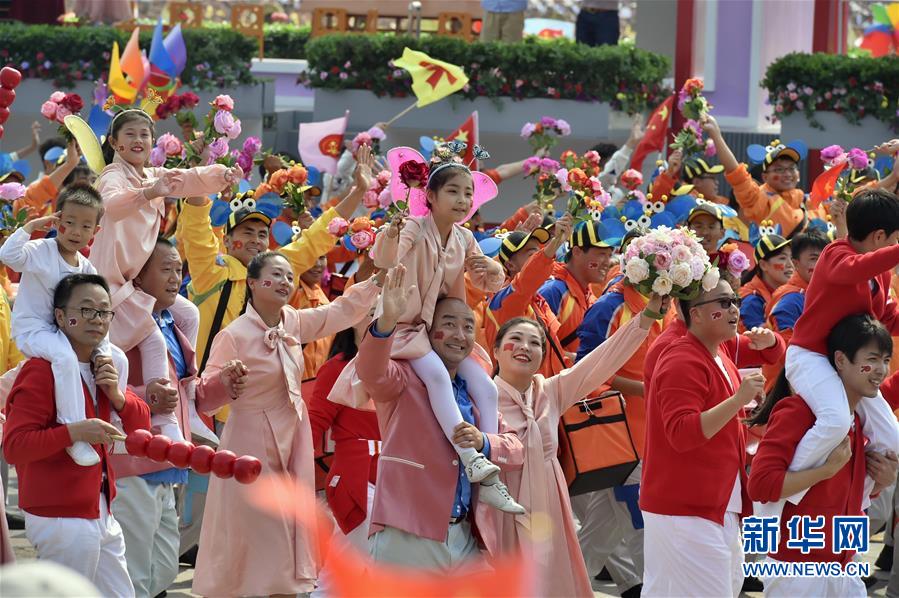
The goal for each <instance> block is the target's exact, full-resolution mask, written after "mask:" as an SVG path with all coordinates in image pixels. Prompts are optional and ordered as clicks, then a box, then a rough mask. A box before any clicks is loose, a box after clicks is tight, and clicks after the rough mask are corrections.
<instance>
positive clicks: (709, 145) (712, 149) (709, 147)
mask: <svg viewBox="0 0 899 598" xmlns="http://www.w3.org/2000/svg"><path fill="white" fill-rule="evenodd" d="M717 153H718V147H717V146H716V145H715V142H714V141H712V140H711V139H706V142H705V155H706V157H707V158H711V157H712V156H714V155H716V154H717Z"/></svg>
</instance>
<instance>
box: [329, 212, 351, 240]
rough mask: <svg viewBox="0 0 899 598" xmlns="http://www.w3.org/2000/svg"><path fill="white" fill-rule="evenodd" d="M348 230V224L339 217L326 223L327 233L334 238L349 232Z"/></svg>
mask: <svg viewBox="0 0 899 598" xmlns="http://www.w3.org/2000/svg"><path fill="white" fill-rule="evenodd" d="M349 228H350V223H349V222H347V221H346V220H344V219H343V218H340V217H337V218H334V219H333V220H331V222H329V223H328V232H329V233H331V234H332V235H334V236H335V237H340V236H342V235H344V234H346V231H347V230H349Z"/></svg>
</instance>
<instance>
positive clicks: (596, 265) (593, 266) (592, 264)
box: [587, 262, 599, 270]
mask: <svg viewBox="0 0 899 598" xmlns="http://www.w3.org/2000/svg"><path fill="white" fill-rule="evenodd" d="M587 270H599V262H587Z"/></svg>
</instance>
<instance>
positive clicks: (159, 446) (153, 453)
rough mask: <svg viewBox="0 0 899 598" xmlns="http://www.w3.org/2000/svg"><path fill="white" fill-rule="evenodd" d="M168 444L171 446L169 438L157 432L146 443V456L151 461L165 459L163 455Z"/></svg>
mask: <svg viewBox="0 0 899 598" xmlns="http://www.w3.org/2000/svg"><path fill="white" fill-rule="evenodd" d="M170 446H172V439H171V438H169V437H168V436H166V435H164V434H157V435H156V436H154V437H153V438H151V439H150V442H148V443H147V457H148V458H149V459H150V460H152V461H156V462H157V463H162V462H163V461H165V460H166V459H165V455H166V453H168V451H169V447H170Z"/></svg>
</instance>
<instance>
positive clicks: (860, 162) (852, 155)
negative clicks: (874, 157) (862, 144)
mask: <svg viewBox="0 0 899 598" xmlns="http://www.w3.org/2000/svg"><path fill="white" fill-rule="evenodd" d="M847 158H848V159H849V167H850V168H852V169H853V170H861V169H862V168H867V167H868V154H866V153H865V150H862V149H859V148H857V147H854V148H852V149H851V150H849V154H848V156H847Z"/></svg>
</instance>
